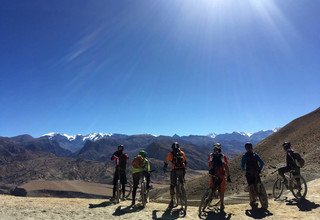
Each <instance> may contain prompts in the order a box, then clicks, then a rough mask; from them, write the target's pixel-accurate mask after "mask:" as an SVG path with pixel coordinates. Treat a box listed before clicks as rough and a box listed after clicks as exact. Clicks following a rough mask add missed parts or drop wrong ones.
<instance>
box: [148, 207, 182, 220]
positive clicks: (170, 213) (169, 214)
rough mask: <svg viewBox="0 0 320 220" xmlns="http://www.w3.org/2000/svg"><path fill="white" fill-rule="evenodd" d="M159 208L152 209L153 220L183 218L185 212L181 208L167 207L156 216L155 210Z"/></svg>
mask: <svg viewBox="0 0 320 220" xmlns="http://www.w3.org/2000/svg"><path fill="white" fill-rule="evenodd" d="M159 211H160V210H153V211H152V219H153V220H160V219H178V218H183V217H185V216H186V214H185V213H184V212H183V211H182V209H171V208H167V209H166V210H165V212H164V213H163V214H162V216H161V217H158V216H157V212H159Z"/></svg>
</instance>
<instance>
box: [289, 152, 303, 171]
mask: <svg viewBox="0 0 320 220" xmlns="http://www.w3.org/2000/svg"><path fill="white" fill-rule="evenodd" d="M292 159H293V161H294V162H295V164H296V165H297V167H299V168H302V167H303V166H304V164H305V161H304V159H303V158H302V157H301V155H300V154H299V153H293V158H292Z"/></svg>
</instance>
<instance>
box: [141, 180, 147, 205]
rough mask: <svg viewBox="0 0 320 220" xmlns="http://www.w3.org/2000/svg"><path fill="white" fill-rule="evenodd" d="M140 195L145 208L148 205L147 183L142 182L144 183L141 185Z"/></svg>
mask: <svg viewBox="0 0 320 220" xmlns="http://www.w3.org/2000/svg"><path fill="white" fill-rule="evenodd" d="M140 195H141V202H142V206H143V207H146V204H147V195H146V183H145V182H142V183H141V191H140Z"/></svg>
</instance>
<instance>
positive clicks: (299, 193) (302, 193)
mask: <svg viewBox="0 0 320 220" xmlns="http://www.w3.org/2000/svg"><path fill="white" fill-rule="evenodd" d="M289 184H290V185H289V186H290V190H291V192H292V194H293V196H294V197H295V198H297V199H301V198H305V197H306V195H307V191H308V187H307V183H306V181H305V179H304V178H303V177H302V176H300V175H295V176H293V177H292V178H291V179H290V182H289Z"/></svg>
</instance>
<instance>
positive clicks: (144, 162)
mask: <svg viewBox="0 0 320 220" xmlns="http://www.w3.org/2000/svg"><path fill="white" fill-rule="evenodd" d="M147 157H148V155H147V152H145V151H144V150H140V152H139V154H138V155H137V156H136V157H135V158H134V159H133V161H132V179H133V187H132V203H131V206H134V205H135V203H136V194H137V188H138V185H139V181H140V178H141V175H144V176H145V177H146V182H147V184H146V187H147V190H149V189H150V188H151V186H150V162H149V160H148V158H147Z"/></svg>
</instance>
